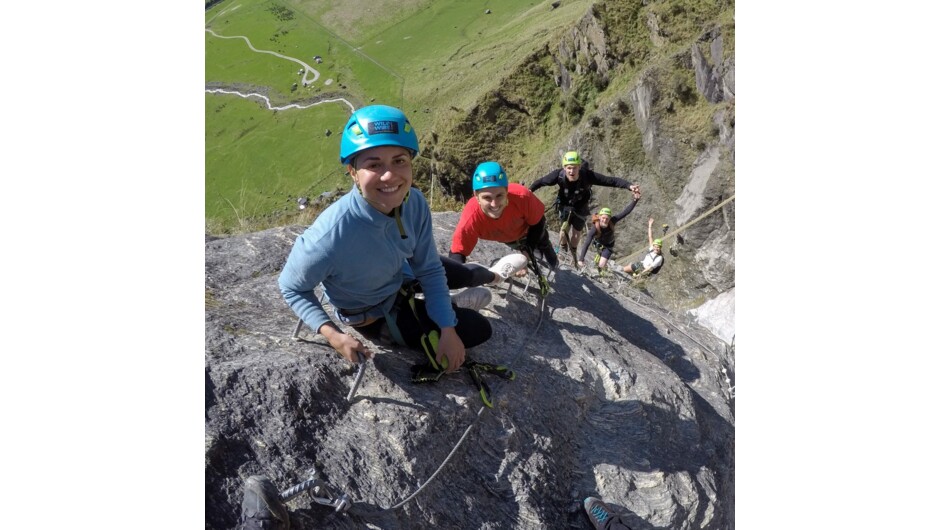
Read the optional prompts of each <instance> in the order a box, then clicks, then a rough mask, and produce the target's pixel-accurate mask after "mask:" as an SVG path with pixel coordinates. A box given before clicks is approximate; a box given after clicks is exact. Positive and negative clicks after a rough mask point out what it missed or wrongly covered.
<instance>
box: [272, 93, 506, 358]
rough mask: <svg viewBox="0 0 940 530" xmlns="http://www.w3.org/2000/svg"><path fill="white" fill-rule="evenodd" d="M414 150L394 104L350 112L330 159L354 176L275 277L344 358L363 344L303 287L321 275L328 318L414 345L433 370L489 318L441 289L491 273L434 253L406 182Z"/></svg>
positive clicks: (420, 206) (482, 333)
mask: <svg viewBox="0 0 940 530" xmlns="http://www.w3.org/2000/svg"><path fill="white" fill-rule="evenodd" d="M417 154H418V137H417V135H416V134H415V131H414V129H413V128H412V126H411V122H410V121H408V118H407V117H406V116H405V114H404V113H403V112H402V111H401V110H399V109H397V108H394V107H389V106H385V105H373V106H369V107H364V108H362V109H359V110H358V111H356V112H354V113H353V115H352V116H350V118H349V121H348V122H347V123H346V126H345V127H344V128H343V136H342V139H341V141H340V156H339V160H340V162H341V163H343V164H346V171H347V172H348V174H349V176H350V177H351V178H352V180H353V182H354V183H355V184H356V186H355V187H354V188H353V189H352V191H351V192H350V193H347V194H346V195H344V196H343V197H342V198H341V199H340V200H338V201H337V202H335V203H333V204H332V205H330V207H329V208H327V209H326V210H325V211H324V212H323V213H322V214H320V216H319V217H317V219H316V221H314V223H313V225H312V226H310V228H308V229H307V230H306V231H305V232H304V233H303V234H301V235H300V236H299V237H298V238H297V241H296V242H295V243H294V247H293V249H292V250H291V253H290V256H289V257H288V258H287V263H286V264H285V265H284V269H283V271H282V272H281V275H280V277H279V278H278V284H279V286H280V289H281V293H282V294H283V295H284V299H285V300H286V301H287V303H288V305H290V307H291V309H293V310H294V312H295V313H296V314H297V316H299V317H300V318H301V320H303V321H304V323H306V324H307V325H308V326H309V327H310V329H313V330H314V331H317V332H318V333H320V334H322V335H323V336H324V337H325V338H326V339H327V340H328V341H329V343H330V345H331V346H332V347H333V349H335V350H336V351H337V353H339V354H340V355H341V356H342V357H343V358H345V359H346V360H348V361H350V362H354V363H355V362H363V361H364V359H360V357H359V354H360V353H361V354H362V356H363V357H364V358H369V357H371V356H372V352H371V351H370V350H369V349H368V348H367V347H366V346H365V345H364V344H363V343H362V342H361V341H359V339H357V338H355V337H354V336H352V335H347V334H345V333H343V332H342V331H341V330H340V328H339V327H337V326H336V325H335V324H333V322H332V321H331V320H330V317H329V316H328V315H327V313H326V311H324V309H323V306H322V305H321V303H320V301H319V300H318V299H317V297H316V296H315V295H314V292H313V290H314V288H315V287H316V286H317V285H319V284H321V283H322V285H323V292H324V293H325V295H326V298H327V299H328V300H329V302H330V304H331V305H332V306H333V307H334V308H335V311H334V314H335V316H336V319H337V320H338V321H340V322H342V323H344V324H346V325H348V326H353V327H355V328H356V329H357V331H358V332H359V333H361V334H362V335H364V336H366V337H368V338H370V339H373V340H380V339H381V337H382V336H391V337H392V339H393V340H394V341H395V342H396V343H398V344H400V345H403V346H411V347H414V348H422V349H424V352H425V354H426V355H427V361H428V363H429V364H430V365H431V367H433V369H434V370H435V371H436V372H437V373H441V372H442V371H444V370H446V371H447V372H453V371H455V370H457V369H458V368H459V367H460V366H461V365H462V364H463V363H464V359H465V355H466V352H465V349H466V348H468V347H472V346H475V345H477V344H481V343H483V342H485V341H486V340H488V339H489V337H490V335H491V334H492V328H491V327H490V324H489V322H488V321H487V320H486V318H484V317H483V316H482V315H480V314H479V313H478V312H477V311H475V310H474V309H470V308H467V307H457V306H454V305H452V301H451V298H450V291H449V289H458V288H462V287H478V286H481V285H483V284H485V283H491V282H492V281H493V280H494V279H495V274H494V273H493V272H491V271H488V270H486V269H485V268H483V267H477V268H476V269H474V268H471V267H468V266H465V265H463V264H460V263H456V262H453V261H451V260H447V259H446V258H442V257H441V256H439V255H438V253H437V247H436V245H435V243H434V237H433V234H432V226H431V211H430V210H429V209H428V205H427V202H426V201H425V199H424V195H422V194H421V192H420V191H419V190H418V189H417V188H412V187H411V183H412V180H413V175H412V163H411V162H412V157H414V156H415V155H417ZM479 288H480V289H484V290H485V288H483V287H479ZM415 291H420V292H423V293H424V299H423V300H422V299H416V298H415V297H414V292H415ZM407 293H411V294H410V297H409V295H408V294H407ZM409 308H410V310H409Z"/></svg>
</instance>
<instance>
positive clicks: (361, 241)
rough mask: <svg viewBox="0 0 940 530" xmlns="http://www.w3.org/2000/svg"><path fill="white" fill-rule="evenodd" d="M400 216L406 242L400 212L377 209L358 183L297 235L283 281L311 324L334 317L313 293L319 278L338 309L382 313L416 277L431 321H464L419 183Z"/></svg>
mask: <svg viewBox="0 0 940 530" xmlns="http://www.w3.org/2000/svg"><path fill="white" fill-rule="evenodd" d="M401 221H402V224H403V228H404V232H405V235H406V236H407V237H406V238H404V239H403V238H402V235H401V231H400V230H399V228H398V224H397V223H396V221H395V217H393V216H388V215H385V214H383V213H382V212H380V211H378V210H376V209H375V208H373V207H372V206H370V205H369V203H367V202H366V201H365V199H364V198H363V197H362V195H361V194H360V193H359V189H358V188H356V187H355V186H353V188H352V190H351V191H350V192H349V193H347V194H346V195H344V196H343V197H342V198H340V199H339V200H338V201H336V202H335V203H333V204H332V205H330V206H329V207H328V208H327V209H326V210H324V211H323V213H321V214H320V215H319V216H318V217H317V219H316V221H314V223H313V224H312V225H311V226H310V227H309V228H307V230H305V231H304V233H303V234H301V235H300V236H298V237H297V240H296V241H295V242H294V247H293V248H292V249H291V252H290V255H289V256H288V257H287V263H286V264H285V265H284V270H282V271H281V275H280V277H279V278H278V286H279V287H280V289H281V294H283V295H284V300H286V301H287V304H288V305H289V306H290V308H291V309H293V311H294V313H296V314H297V316H299V317H300V318H301V319H303V321H304V323H305V324H307V325H308V326H310V329H312V330H314V331H318V330H319V329H320V326H322V325H323V324H325V323H327V322H330V317H329V316H328V315H327V313H326V311H325V310H324V309H323V306H322V305H320V302H319V301H318V300H317V297H316V295H315V294H314V292H313V289H314V288H315V287H316V286H317V284H319V283H323V291H324V293H325V294H326V298H327V300H328V301H329V302H330V304H332V305H333V307H335V308H337V309H344V310H346V311H348V312H353V313H356V312H360V311H362V310H363V309H367V308H368V311H367V314H368V315H369V316H376V317H378V316H382V315H383V314H384V312H385V311H387V310H389V309H390V308H391V306H392V304H393V303H394V301H395V296H394V295H395V294H396V293H397V292H398V289H399V288H400V287H401V285H402V282H403V281H404V280H412V279H417V280H418V282H419V283H420V284H421V289H422V290H423V292H424V296H425V301H426V304H427V311H428V315H429V316H430V317H431V320H433V321H434V323H436V324H437V325H438V326H439V327H442V328H443V327H452V326H456V325H457V316H456V314H455V313H454V308H453V307H452V306H451V305H450V291H449V290H448V289H447V278H446V277H445V275H444V267H443V265H441V259H440V256H439V255H438V252H437V247H436V245H435V243H434V236H433V233H432V226H431V210H430V209H429V208H428V204H427V201H426V200H425V198H424V195H422V194H421V192H420V191H419V190H418V189H417V188H411V193H410V194H409V196H408V198H407V199H406V200H405V202H404V204H402V206H401Z"/></svg>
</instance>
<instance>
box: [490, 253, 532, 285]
mask: <svg viewBox="0 0 940 530" xmlns="http://www.w3.org/2000/svg"><path fill="white" fill-rule="evenodd" d="M528 262H529V258H526V257H525V256H524V255H523V254H521V253H519V252H514V253H512V254H509V255H507V256H503V257H502V258H500V259H499V261H497V262H496V265H493V266H492V267H490V271H491V272H493V273H494V274H495V275H496V278H494V279H493V281H492V282H491V283H490V285H496V284H498V283H500V282H502V281H504V280H506V279H508V278H509V276H510V275H511V274H515V273H517V272H519V271H520V270H524V269H525V266H526V264H527V263H528Z"/></svg>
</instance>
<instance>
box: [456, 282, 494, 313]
mask: <svg viewBox="0 0 940 530" xmlns="http://www.w3.org/2000/svg"><path fill="white" fill-rule="evenodd" d="M492 300H493V293H491V292H490V290H489V289H487V288H486V287H471V288H469V289H464V290H463V291H461V292H459V293H457V294H455V295H452V296H451V297H450V301H451V302H452V303H453V304H454V305H456V306H457V307H462V308H464V309H475V310H477V311H479V310H480V309H483V308H484V307H486V306H488V305H490V302H491V301H492Z"/></svg>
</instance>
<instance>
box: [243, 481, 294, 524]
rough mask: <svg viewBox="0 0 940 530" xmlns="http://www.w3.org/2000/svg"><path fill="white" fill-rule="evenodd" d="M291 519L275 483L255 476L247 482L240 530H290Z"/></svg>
mask: <svg viewBox="0 0 940 530" xmlns="http://www.w3.org/2000/svg"><path fill="white" fill-rule="evenodd" d="M289 529H290V517H289V516H288V515H287V508H285V507H284V504H283V503H282V502H281V494H280V493H278V491H277V488H276V487H275V486H274V483H273V482H271V480H270V479H269V478H268V477H265V476H262V475H253V476H251V477H248V480H246V481H245V493H244V497H242V514H241V524H240V525H239V526H238V530H289Z"/></svg>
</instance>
